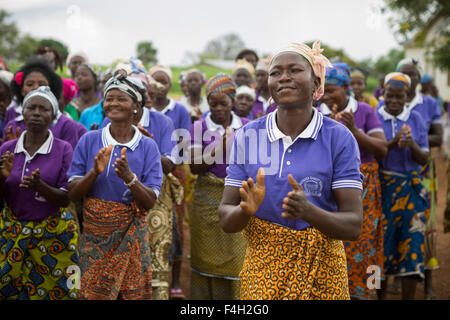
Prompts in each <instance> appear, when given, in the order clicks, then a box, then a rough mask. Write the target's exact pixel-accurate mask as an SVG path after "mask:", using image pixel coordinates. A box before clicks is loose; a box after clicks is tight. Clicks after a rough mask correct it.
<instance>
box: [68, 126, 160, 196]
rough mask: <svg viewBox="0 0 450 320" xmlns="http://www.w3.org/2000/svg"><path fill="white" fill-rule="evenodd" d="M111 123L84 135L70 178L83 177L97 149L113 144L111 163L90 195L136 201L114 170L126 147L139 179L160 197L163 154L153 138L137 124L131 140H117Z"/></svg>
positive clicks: (91, 164)
mask: <svg viewBox="0 0 450 320" xmlns="http://www.w3.org/2000/svg"><path fill="white" fill-rule="evenodd" d="M110 126H111V124H108V125H107V126H106V127H104V128H103V129H101V130H93V131H89V132H88V133H86V134H85V135H83V136H82V137H81V139H80V141H79V142H78V145H77V147H76V148H75V151H74V153H73V159H72V164H71V166H70V169H69V172H68V173H67V176H68V177H69V182H70V181H73V180H74V179H77V178H81V177H84V176H85V175H86V174H87V173H88V172H89V170H91V169H92V167H93V166H94V157H95V156H96V155H97V153H98V151H99V150H100V149H101V148H103V147H107V146H108V145H110V144H111V145H113V151H112V152H111V157H110V159H109V163H108V167H107V168H106V169H105V170H104V171H103V172H102V174H100V175H99V176H98V177H97V179H96V180H95V182H94V184H93V186H92V188H91V190H90V191H89V193H88V195H87V196H91V197H96V198H100V199H103V200H107V201H115V202H120V203H125V204H127V205H128V204H130V203H131V202H133V201H134V197H133V194H132V193H131V191H130V189H129V188H128V187H127V186H126V185H125V184H124V181H123V180H122V179H121V178H119V176H118V175H117V173H116V172H115V171H114V166H113V165H114V162H115V161H116V159H117V158H120V156H121V150H122V148H123V147H126V148H127V154H126V155H127V159H128V165H129V166H130V169H131V171H132V172H133V173H135V174H136V176H137V178H138V180H139V181H140V182H141V183H142V184H144V185H145V186H147V187H150V188H152V189H153V191H154V192H155V194H156V196H157V197H158V195H159V191H160V190H161V184H162V176H163V173H162V167H161V155H160V153H159V151H158V146H157V145H156V142H155V141H153V139H150V138H148V137H145V136H143V135H142V134H141V133H140V132H139V130H138V128H137V127H134V126H133V127H134V129H135V134H134V136H133V138H132V139H131V140H130V141H129V142H128V143H125V144H124V143H118V142H117V141H115V140H114V138H113V137H112V136H111V134H110V131H109V128H110Z"/></svg>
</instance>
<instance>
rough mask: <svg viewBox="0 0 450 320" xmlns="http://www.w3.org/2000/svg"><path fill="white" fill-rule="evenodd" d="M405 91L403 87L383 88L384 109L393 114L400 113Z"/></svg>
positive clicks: (405, 94)
mask: <svg viewBox="0 0 450 320" xmlns="http://www.w3.org/2000/svg"><path fill="white" fill-rule="evenodd" d="M407 92H408V91H407V89H405V88H384V94H383V95H384V103H385V104H386V111H387V112H388V113H390V114H392V115H394V116H397V115H399V114H400V113H402V111H403V107H404V105H405V103H406V98H407V96H408V94H407Z"/></svg>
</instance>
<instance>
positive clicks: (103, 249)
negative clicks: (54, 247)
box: [67, 70, 162, 299]
mask: <svg viewBox="0 0 450 320" xmlns="http://www.w3.org/2000/svg"><path fill="white" fill-rule="evenodd" d="M121 71H122V70H119V72H118V73H117V74H116V76H115V77H113V78H111V79H110V80H108V82H107V83H106V85H105V91H104V92H105V100H104V104H103V106H104V110H105V115H106V116H107V117H108V118H109V119H110V120H111V123H110V124H108V125H107V126H106V127H105V128H103V129H102V130H93V131H90V132H88V133H86V134H85V135H84V136H83V137H82V139H80V142H79V143H78V145H77V147H76V149H75V151H74V156H73V160H72V165H71V167H70V170H69V172H68V173H67V175H68V176H69V197H70V199H71V200H72V201H74V202H75V201H78V200H80V199H83V198H84V202H83V233H82V236H81V241H80V268H81V288H80V290H81V291H80V293H81V296H82V297H83V298H85V299H118V298H119V299H151V296H152V286H151V260H150V259H151V258H150V247H149V233H148V228H147V221H146V215H147V212H148V210H150V209H151V208H152V207H153V206H154V204H155V201H156V198H157V197H158V195H159V192H160V188H161V181H162V169H161V158H160V153H159V151H158V147H157V145H156V143H155V142H154V141H153V140H152V139H151V138H148V137H145V136H143V135H142V133H141V132H140V131H139V129H138V128H137V127H136V126H134V125H133V116H134V114H135V113H137V110H138V109H139V108H140V107H142V105H144V104H145V88H144V87H143V86H142V83H141V82H140V81H139V80H137V79H135V78H131V77H127V76H126V72H124V73H122V72H121Z"/></svg>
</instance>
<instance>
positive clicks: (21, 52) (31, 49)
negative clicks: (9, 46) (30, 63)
mask: <svg viewBox="0 0 450 320" xmlns="http://www.w3.org/2000/svg"><path fill="white" fill-rule="evenodd" d="M39 46H40V44H39V40H37V39H35V38H33V37H32V36H30V35H28V34H27V35H24V36H22V37H20V39H19V41H18V43H17V45H16V48H15V57H16V58H17V59H18V60H20V61H25V60H26V59H27V58H29V57H30V56H32V55H33V54H35V53H36V50H37V48H39Z"/></svg>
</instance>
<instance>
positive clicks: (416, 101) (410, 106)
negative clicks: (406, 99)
mask: <svg viewBox="0 0 450 320" xmlns="http://www.w3.org/2000/svg"><path fill="white" fill-rule="evenodd" d="M422 103H423V96H422V94H421V93H420V92H416V95H415V96H414V98H413V99H412V100H411V102H410V103H406V104H405V107H406V108H408V109H413V108H414V107H415V106H417V105H418V104H422Z"/></svg>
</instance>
